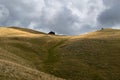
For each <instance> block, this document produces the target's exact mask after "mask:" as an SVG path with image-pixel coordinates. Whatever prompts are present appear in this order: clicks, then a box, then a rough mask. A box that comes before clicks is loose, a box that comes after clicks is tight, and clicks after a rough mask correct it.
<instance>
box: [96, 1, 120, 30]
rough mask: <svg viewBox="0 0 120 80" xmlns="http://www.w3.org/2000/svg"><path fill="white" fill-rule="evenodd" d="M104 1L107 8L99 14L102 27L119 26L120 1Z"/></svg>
mask: <svg viewBox="0 0 120 80" xmlns="http://www.w3.org/2000/svg"><path fill="white" fill-rule="evenodd" d="M104 3H105V5H106V6H107V9H106V10H105V11H103V12H102V13H101V14H100V15H99V17H98V22H99V23H100V25H101V26H102V27H116V26H117V27H118V26H119V25H120V6H119V5H120V1H119V0H110V1H108V0H106V1H104ZM119 28H120V27H119Z"/></svg>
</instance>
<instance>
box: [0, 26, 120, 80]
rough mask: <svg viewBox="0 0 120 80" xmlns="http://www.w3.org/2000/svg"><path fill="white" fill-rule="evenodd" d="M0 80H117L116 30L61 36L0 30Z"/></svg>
mask: <svg viewBox="0 0 120 80" xmlns="http://www.w3.org/2000/svg"><path fill="white" fill-rule="evenodd" d="M0 80H120V30H118V29H103V30H98V31H95V32H90V33H87V34H83V35H80V36H63V35H50V34H45V33H42V32H39V31H34V30H31V29H26V28H18V27H1V28H0Z"/></svg>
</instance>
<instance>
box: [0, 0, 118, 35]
mask: <svg viewBox="0 0 120 80" xmlns="http://www.w3.org/2000/svg"><path fill="white" fill-rule="evenodd" d="M109 1H110V2H108V1H104V0H69V1H66V0H0V25H1V26H2V25H3V26H22V27H29V28H32V29H36V30H41V31H45V32H48V31H51V30H52V31H55V32H56V33H59V34H68V35H75V34H80V33H86V32H88V31H92V30H95V29H97V27H98V25H102V24H103V25H105V26H106V25H107V24H109V23H110V20H109V21H108V22H106V23H105V21H106V18H107V17H108V18H109V16H111V15H112V14H113V15H116V16H119V14H117V13H116V14H115V13H114V12H115V11H114V10H113V7H114V8H118V7H117V6H115V5H114V4H113V0H109ZM103 3H104V4H103ZM115 4H117V2H116V3H115ZM104 5H105V6H106V8H107V7H110V8H109V9H106V10H105V6H104ZM111 6H112V7H111ZM104 10H105V11H104ZM111 11H112V14H109V12H110V13H111ZM113 11H114V12H113ZM101 12H102V13H101ZM118 13H119V12H118ZM107 14H109V16H108V15H107ZM105 17H106V18H105ZM113 17H114V16H113ZM108 18H107V19H108ZM117 18H118V20H116V18H114V19H115V20H114V19H113V18H112V20H114V21H115V22H114V24H118V23H119V17H117ZM110 19H111V18H110ZM98 23H99V24H98ZM109 25H111V26H112V25H113V24H109Z"/></svg>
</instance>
